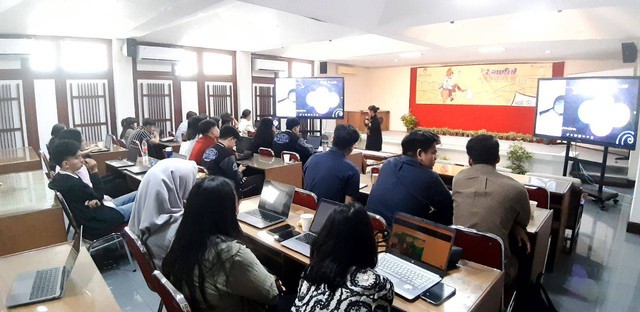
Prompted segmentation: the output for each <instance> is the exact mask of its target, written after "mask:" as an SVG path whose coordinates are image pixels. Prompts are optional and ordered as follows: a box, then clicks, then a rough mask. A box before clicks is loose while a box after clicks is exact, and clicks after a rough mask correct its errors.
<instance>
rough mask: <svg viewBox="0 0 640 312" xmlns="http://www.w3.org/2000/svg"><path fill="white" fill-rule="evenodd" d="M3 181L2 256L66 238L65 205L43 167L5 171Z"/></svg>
mask: <svg viewBox="0 0 640 312" xmlns="http://www.w3.org/2000/svg"><path fill="white" fill-rule="evenodd" d="M0 184H1V185H0V255H7V254H11V253H15V252H20V251H25V250H29V249H33V248H38V247H43V246H48V245H52V244H56V243H60V242H64V241H66V238H67V235H66V230H65V226H64V216H63V212H62V208H61V207H60V204H59V203H58V202H57V200H55V193H54V192H53V191H52V190H50V189H49V187H48V186H47V185H48V184H49V180H48V179H47V177H46V176H45V175H44V172H43V171H42V169H39V170H36V171H28V172H17V173H9V174H2V175H0ZM2 270H4V268H3V269H2Z"/></svg>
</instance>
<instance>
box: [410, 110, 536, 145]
mask: <svg viewBox="0 0 640 312" xmlns="http://www.w3.org/2000/svg"><path fill="white" fill-rule="evenodd" d="M403 117H404V116H403ZM403 122H404V120H403ZM405 126H406V124H405ZM418 129H422V130H429V131H431V132H433V133H435V134H437V135H453V136H462V137H474V136H476V135H478V134H490V135H493V136H494V137H496V139H498V140H510V141H523V142H542V140H541V139H538V138H536V137H534V136H532V135H529V134H523V133H516V132H507V133H498V132H489V131H487V130H485V129H481V130H477V131H475V130H461V129H449V128H418Z"/></svg>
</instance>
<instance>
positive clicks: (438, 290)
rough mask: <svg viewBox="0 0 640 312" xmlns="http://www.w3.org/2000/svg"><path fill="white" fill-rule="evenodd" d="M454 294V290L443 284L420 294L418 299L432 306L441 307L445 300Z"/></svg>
mask: <svg viewBox="0 0 640 312" xmlns="http://www.w3.org/2000/svg"><path fill="white" fill-rule="evenodd" d="M455 294H456V289H455V288H454V287H451V286H449V285H447V284H445V283H443V282H440V283H438V284H435V285H433V287H431V288H429V289H427V290H425V291H424V292H423V293H422V294H420V298H422V299H424V300H427V301H428V302H430V303H432V304H434V305H441V304H442V303H443V302H445V301H447V299H449V298H451V297H453V295H455Z"/></svg>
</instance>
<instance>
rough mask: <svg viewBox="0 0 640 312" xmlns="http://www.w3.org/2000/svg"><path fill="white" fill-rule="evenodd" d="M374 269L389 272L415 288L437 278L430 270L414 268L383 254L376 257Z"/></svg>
mask: <svg viewBox="0 0 640 312" xmlns="http://www.w3.org/2000/svg"><path fill="white" fill-rule="evenodd" d="M376 269H377V270H382V271H386V272H389V273H391V274H393V275H395V276H397V277H398V278H400V279H401V280H402V281H403V282H405V283H407V284H410V285H412V286H414V287H416V288H420V287H423V286H424V285H426V284H428V283H431V282H434V281H437V280H438V279H439V277H438V276H437V275H435V274H433V273H431V272H428V271H426V272H423V271H418V270H415V269H414V268H412V267H410V266H408V265H406V263H405V262H404V261H402V260H400V259H396V258H393V257H387V256H385V255H384V254H382V255H381V256H380V257H378V266H377V267H376Z"/></svg>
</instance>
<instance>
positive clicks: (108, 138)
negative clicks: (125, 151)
mask: <svg viewBox="0 0 640 312" xmlns="http://www.w3.org/2000/svg"><path fill="white" fill-rule="evenodd" d="M112 144H113V140H112V139H111V136H110V135H108V134H107V136H106V137H104V148H106V149H108V150H110V149H111V145H112Z"/></svg>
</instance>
